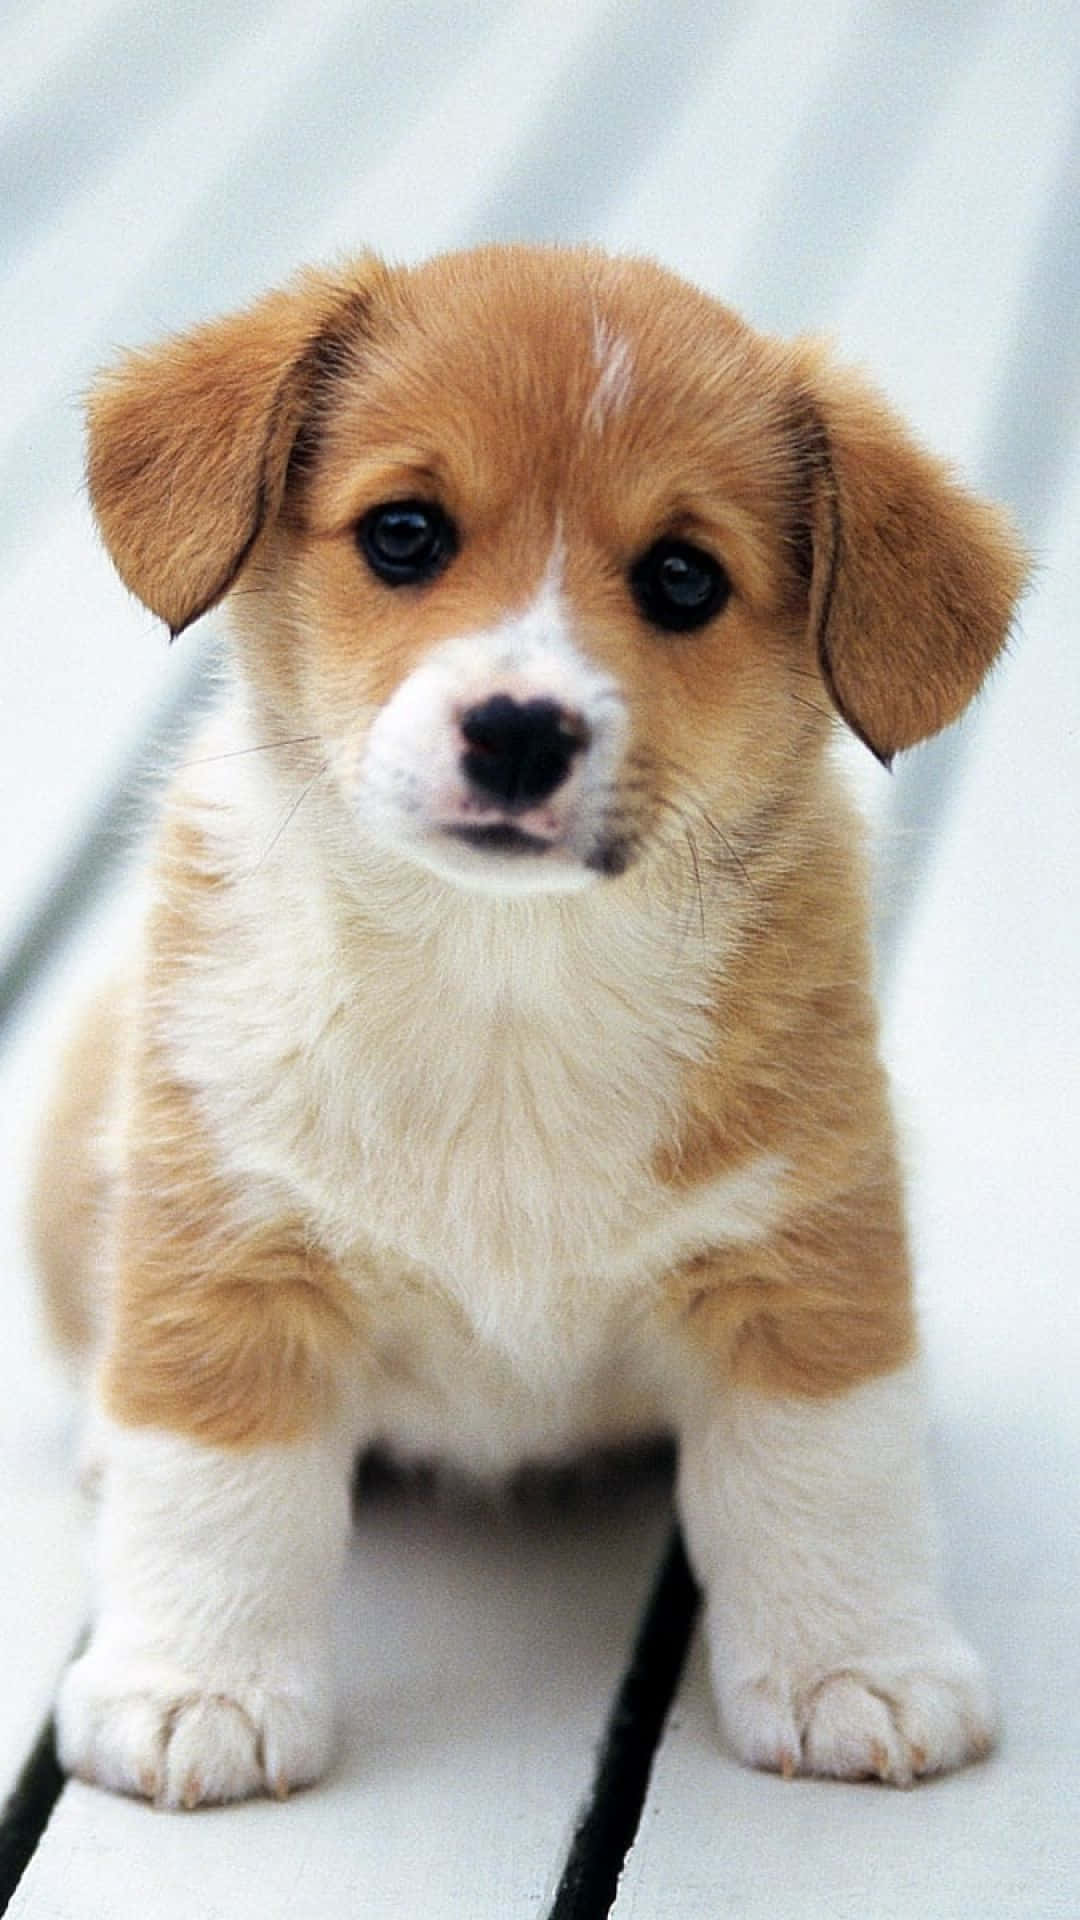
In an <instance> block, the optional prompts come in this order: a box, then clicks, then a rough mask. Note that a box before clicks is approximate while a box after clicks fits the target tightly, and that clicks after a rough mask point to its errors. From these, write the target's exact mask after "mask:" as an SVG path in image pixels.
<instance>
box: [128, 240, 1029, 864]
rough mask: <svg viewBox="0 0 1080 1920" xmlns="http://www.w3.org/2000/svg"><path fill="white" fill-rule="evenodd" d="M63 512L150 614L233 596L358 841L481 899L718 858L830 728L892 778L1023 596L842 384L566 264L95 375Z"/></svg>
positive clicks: (472, 277) (559, 259)
mask: <svg viewBox="0 0 1080 1920" xmlns="http://www.w3.org/2000/svg"><path fill="white" fill-rule="evenodd" d="M230 406H231V408H232V418H231V421H230V418H229V408H230ZM211 409H214V410H216V411H214V412H213V426H212V428H211V427H208V425H207V416H208V413H209V412H210V410H211ZM230 427H231V430H230ZM200 436H201V437H200ZM91 487H92V492H93V495H94V499H95V504H96V506H97V508H98V511H99V517H100V518H101V521H102V525H103V528H104V530H105V533H106V537H107V538H108V539H109V540H110V544H111V545H112V548H113V552H114V556H115V557H116V558H117V561H118V564H119V565H120V566H121V570H122V571H123V572H124V573H125V577H126V578H128V579H129V581H130V583H131V584H132V585H134V586H135V587H136V590H137V591H139V592H140V593H141V594H142V595H143V597H144V598H146V599H147V600H148V602H149V604H151V605H153V606H155V607H157V608H158V610H160V611H162V612H163V613H164V614H165V616H166V617H167V618H168V619H169V620H170V623H171V624H173V625H174V626H179V625H181V624H185V623H186V621H187V620H188V619H190V618H192V617H194V615H195V614H196V613H197V612H199V611H201V610H202V609H203V607H204V606H205V605H206V604H210V603H212V601H213V600H214V599H215V598H218V597H220V595H221V593H222V592H223V591H224V590H226V589H227V588H228V587H230V586H232V585H233V584H234V583H235V584H236V591H235V594H234V608H235V614H236V620H235V625H236V628H237V631H238V637H239V641H240V645H241V648H242V651H243V654H244V657H245V661H246V665H247V668H248V671H249V673H250V675H251V676H252V678H253V679H254V681H255V682H256V684H257V686H258V687H259V688H260V690H261V692H262V694H263V697H264V700H265V701H266V702H267V703H268V705H269V707H270V709H271V711H272V713H273V715H274V718H275V723H277V722H280V723H281V725H282V727H283V729H284V731H285V732H286V733H287V734H292V735H309V734H310V735H314V736H315V737H316V738H317V741H318V743H319V746H320V751H322V753H323V757H324V759H325V763H326V764H327V766H328V768H329V770H330V773H331V775H332V777H333V779H334V780H335V781H336V783H337V786H338V789H339V792H340V794H341V796H342V798H343V800H344V802H345V805H346V807H347V809H348V811H349V814H350V816H351V817H352V819H353V820H354V822H355V825H356V829H357V832H358V833H360V834H362V835H364V836H368V837H374V838H375V839H376V840H378V841H379V842H380V843H382V844H384V845H386V846H388V847H390V848H392V849H394V850H396V851H397V852H399V853H400V854H402V855H405V856H406V857H408V858H410V859H413V860H416V861H418V862H420V863H421V864H422V865H424V866H426V867H429V868H433V869H434V870H435V871H437V872H438V873H440V874H442V875H444V876H446V877H448V878H450V879H452V880H454V881H455V882H459V883H461V884H463V885H466V886H475V887H482V888H486V889H494V890H497V891H509V892H519V891H533V890H564V889H575V888H579V887H581V886H583V885H587V884H590V883H596V882H597V881H600V880H603V879H605V878H606V879H610V878H612V877H617V876H619V875H621V874H622V873H624V872H625V871H626V870H627V869H628V868H630V867H632V866H634V865H636V864H638V863H641V862H648V860H649V859H650V857H657V858H659V857H669V856H670V850H671V849H672V847H673V846H678V847H680V848H681V854H680V858H681V859H682V860H683V861H684V862H685V860H686V859H687V858H688V857H689V858H692V859H693V860H694V861H695V862H699V861H700V860H701V858H702V857H704V858H707V859H708V858H715V859H716V860H720V861H723V860H730V859H735V860H736V861H737V860H738V859H739V845H740V841H741V840H743V838H744V832H745V830H746V829H747V827H748V825H749V823H751V822H752V821H753V820H754V819H755V818H756V817H758V816H760V814H761V812H762V810H763V808H767V807H768V806H769V804H770V803H771V801H772V799H773V798H774V797H775V794H776V791H777V788H778V786H783V784H784V783H785V782H788V783H790V782H791V781H792V780H794V779H797V778H798V777H799V770H800V769H804V768H806V767H807V766H809V765H812V764H813V762H814V760H815V759H816V757H817V755H818V754H819V752H820V749H821V745H822V742H823V740H824V737H825V734H826V731H827V727H828V720H829V714H830V711H831V706H832V707H835V708H837V709H838V710H839V711H840V712H841V714H842V715H843V717H844V718H845V719H847V720H848V721H849V723H850V724H851V725H852V726H853V727H854V729H855V731H856V732H858V733H859V734H860V735H861V736H862V737H863V738H864V739H866V740H867V741H868V743H869V744H870V745H871V746H872V747H873V748H874V750H875V751H876V752H878V753H879V755H880V756H881V757H883V758H884V757H888V756H889V755H890V754H891V753H892V751H893V750H894V749H895V748H896V747H897V746H903V745H907V744H910V742H911V741H912V740H914V739H917V738H921V737H922V736H923V735H924V734H925V733H927V732H930V731H933V730H934V728H935V727H937V726H940V725H942V724H944V722H945V721H946V720H947V719H949V718H951V717H953V715H954V713H955V712H957V711H959V709H960V707H961V706H962V705H963V704H964V701H965V700H966V698H967V697H968V696H969V694H970V693H971V691H973V689H974V686H975V685H976V684H977V682H978V680H979V678H980V677H981V675H982V673H983V671H984V670H985V667H986V666H987V665H988V664H989V661H990V660H991V659H992V658H993V655H994V653H995V652H996V651H997V648H998V647H999V645H1000V644H1001V641H1002V639H1003V637H1004V632H1005V626H1006V623H1007V620H1008V616H1009V611H1010V608H1011V602H1012V597H1013V594H1014V592H1015V589H1016V587H1017V585H1018V583H1019V578H1020V562H1019V558H1018V555H1017V552H1016V549H1015V546H1014V545H1013V544H1012V543H1011V542H1010V540H1009V537H1008V534H1007V531H1006V529H1005V528H1004V527H1003V526H1002V524H1001V523H1000V522H999V521H998V520H997V519H996V518H995V517H994V516H993V515H992V514H991V513H990V511H989V510H988V509H984V508H982V507H980V506H979V505H978V504H977V503H975V502H972V501H970V500H969V499H968V498H967V497H966V496H964V495H963V494H961V493H960V492H959V491H958V490H957V489H956V488H954V487H953V486H952V485H951V484H950V483H949V482H948V480H947V479H946V477H945V476H944V475H943V473H942V472H941V470H940V469H939V468H937V467H936V466H935V465H934V463H933V462H931V461H929V460H927V459H926V457H925V456H923V455H922V454H920V453H918V452H917V451H916V450H915V449H914V448H913V447H912V446H911V444H910V442H909V441H907V439H906V438H905V437H904V435H903V434H902V431H901V430H900V429H899V428H898V427H897V425H896V423H895V422H894V421H893V420H892V418H891V416H889V415H888V414H887V413H886V412H885V410H884V409H883V408H882V407H881V406H880V404H879V403H878V402H876V401H875V400H873V398H872V397H870V396H868V395H867V394H866V392H865V390H864V389H862V388H861V387H858V386H854V385H852V384H851V383H846V382H844V381H843V380H842V379H841V378H839V377H838V376H836V375H834V374H832V373H831V372H830V371H829V370H828V369H826V368H825V366H824V363H823V362H822V360H821V357H820V356H819V355H817V354H815V353H814V352H813V351H812V350H810V349H808V348H805V347H804V348H790V347H784V346H781V345H778V344H777V343H774V342H771V341H768V340H764V339H762V338H761V337H760V336H758V335H755V334H754V333H752V332H751V330H750V329H748V328H747V327H745V326H744V325H743V324H742V323H741V322H740V321H739V320H737V319H736V318H735V316H734V315H732V314H731V313H730V312H729V311H728V310H726V309H725V308H723V307H721V306H719V305H717V304H716V303H715V302H714V301H712V300H710V299H708V298H707V297H705V296H704V295H702V294H700V293H698V292H696V291H695V290H694V289H692V288H691V287H688V286H687V285H685V284H684V283H683V282H681V281H679V280H677V279H675V278H674V277H672V276H670V275H668V274H666V273H664V272H662V271H661V270H660V269H658V268H655V267H652V266H650V265H647V264H645V263H642V262H620V261H613V260H609V259H607V258H605V257H603V256H601V255H598V254H591V253H571V252H565V253H564V252H549V251H544V250H538V251H529V250H516V249H515V250H495V249H491V250H484V251H481V252H479V253H476V254H471V255H458V256H450V257H448V258H445V259H442V260H438V261H435V262H433V263H431V264H430V265H428V266H426V267H423V268H420V269H417V270H412V271H388V270H386V269H382V268H380V267H378V266H377V264H375V263H372V262H364V263H361V266H360V267H359V268H357V269H356V270H355V271H354V273H353V274H352V275H351V276H345V277H343V278H341V279H338V280H330V279H321V280H309V281H307V282H305V283H303V284H302V285H300V286H299V287H297V288H295V289H293V290H291V291H290V292H287V293H285V294H282V295H278V296H272V297H271V299H270V300H269V301H266V302H264V303H262V305H261V306H260V307H257V308H255V309H253V310H252V311H251V313H250V314H248V315H241V316H238V317H237V318H236V319H234V320H232V321H229V322H224V323H221V324H220V325H219V326H218V327H217V328H211V329H206V330H203V332H202V333H201V334H198V335H195V336H191V337H190V338H189V339H188V340H187V341H182V342H180V343H178V344H177V345H175V346H173V347H172V348H167V349H165V350H163V351H162V352H161V353H160V354H159V355H158V356H157V357H156V358H144V359H141V360H136V361H134V362H132V363H129V365H128V367H127V368H126V369H123V370H122V371H121V372H120V374H119V375H116V376H114V377H113V379H112V380H111V381H110V382H109V383H107V384H106V386H105V387H104V388H103V390H102V393H101V396H100V397H99V400H98V402H97V403H96V406H95V407H94V409H93V411H92V438H91ZM215 496H216V497H215ZM155 500H156V501H157V505H158V508H159V512H160V511H161V510H163V509H165V508H166V507H167V515H166V516H165V518H164V520H161V519H159V520H158V521H155V520H154V519H153V518H152V516H153V513H154V507H155ZM185 514H186V516H187V517H186V519H185ZM830 702H831V706H830ZM688 850H689V852H688Z"/></svg>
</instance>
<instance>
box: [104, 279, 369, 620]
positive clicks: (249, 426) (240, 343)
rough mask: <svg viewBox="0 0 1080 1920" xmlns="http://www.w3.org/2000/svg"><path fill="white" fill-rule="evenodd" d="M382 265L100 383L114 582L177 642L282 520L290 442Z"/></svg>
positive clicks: (123, 367) (262, 310) (220, 325)
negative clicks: (164, 625) (116, 577)
mask: <svg viewBox="0 0 1080 1920" xmlns="http://www.w3.org/2000/svg"><path fill="white" fill-rule="evenodd" d="M381 271H382V270H381V269H380V268H379V267H378V264H377V263H376V262H375V261H373V260H370V259H365V260H361V261H360V262H359V263H358V264H357V265H356V266H355V267H354V268H352V269H351V270H348V271H346V272H343V273H341V274H340V275H321V274H307V275H304V276H303V277H302V278H301V279H299V280H297V281H296V282H294V283H293V284H292V285H291V286H289V287H286V288H284V289H283V290H282V291H280V292H277V293H272V294H268V295H267V296H266V297H265V298H264V299H262V300H260V301H258V302H257V303H256V304H255V305H254V306H252V307H249V308H248V309H247V310H246V311H245V312H243V313H238V314H232V315H230V316H229V317H228V318H227V319H224V320H218V321H215V322H213V323H212V324H210V325H209V326H203V327H198V328H196V329H195V331H194V332H192V333H188V334H184V335H181V336H180V337H179V338H176V339H172V340H167V341H165V342H163V344H162V345H160V346H158V347H154V348H151V349H150V350H149V351H147V352H143V353H133V354H129V355H128V356H126V357H125V358H124V359H123V360H122V361H121V362H120V363H119V365H118V366H117V367H115V368H114V369H112V370H111V371H109V372H107V373H105V374H104V375H103V376H102V377H101V378H100V379H99V381H98V383H97V385H96V387H95V388H94V390H93V392H92V394H91V396H90V402H89V406H88V422H89V458H88V479H89V485H90V498H91V501H92V502H93V507H94V512H95V513H96V515H97V519H98V524H99V526H100V528H101V532H102V535H103V537H104V540H105V544H106V546H107V547H108V549H109V552H110V554H111V556H112V558H113V561H114V563H115V565H116V568H117V571H118V573H119V574H120V576H121V578H122V579H123V580H124V582H125V583H126V585H127V586H129V587H130V588H131V590H132V592H133V593H136V594H138V596H139V599H140V600H142V601H143V602H144V603H145V604H146V605H147V606H148V607H149V608H150V609H151V611H152V612H153V613H156V614H158V615H159V616H160V618H161V619H163V620H165V621H167V622H168V625H169V627H170V628H171V629H172V632H173V634H174V635H175V634H177V633H179V632H181V631H182V629H183V628H184V627H186V626H189V625H190V624H191V622H192V621H193V620H196V619H197V618H198V616H199V615H200V614H202V613H205V612H206V611H207V609H208V608H210V607H212V606H213V605H214V604H215V602H216V601H218V600H220V599H221V597H222V595H223V594H225V593H226V592H227V591H228V589H229V588H230V587H231V586H232V584H233V582H234V581H235V579H236V577H237V575H238V574H239V572H240V570H241V568H242V566H243V564H244V561H245V560H246V559H247V557H248V554H249V553H250V551H251V549H252V547H253V545H254V543H255V541H256V539H257V537H258V535H259V533H260V532H261V530H262V528H263V527H264V526H265V525H266V524H267V523H268V522H269V521H270V520H271V519H272V518H273V516H274V514H276V513H277V511H278V509H279V507H280V505H281V501H282V497H283V494H284V491H285V482H286V477H287V473H288V466H289V458H290V455H291V453H292V451H293V448H294V446H295V444H296V440H297V436H298V434H299V432H300V430H301V428H302V426H303V425H304V423H305V420H306V419H307V418H308V417H309V415H310V414H311V412H312V410H313V408H314V407H315V406H316V404H317V401H318V389H319V386H320V383H321V382H325V380H326V377H327V372H328V369H331V368H332V367H333V366H334V365H335V364H336V362H337V361H338V360H340V356H341V353H342V352H343V351H344V350H345V349H347V347H348V345H349V343H350V342H351V340H352V339H353V338H355V337H356V336H357V335H359V334H360V333H362V332H363V330H364V328H365V322H366V319H367V313H368V307H369V300H370V294H371V290H372V286H373V283H374V282H375V281H376V279H377V278H378V277H379V275H380V273H381Z"/></svg>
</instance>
